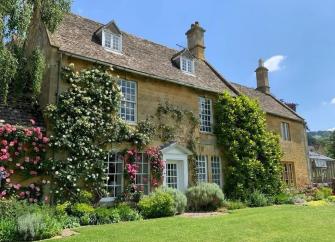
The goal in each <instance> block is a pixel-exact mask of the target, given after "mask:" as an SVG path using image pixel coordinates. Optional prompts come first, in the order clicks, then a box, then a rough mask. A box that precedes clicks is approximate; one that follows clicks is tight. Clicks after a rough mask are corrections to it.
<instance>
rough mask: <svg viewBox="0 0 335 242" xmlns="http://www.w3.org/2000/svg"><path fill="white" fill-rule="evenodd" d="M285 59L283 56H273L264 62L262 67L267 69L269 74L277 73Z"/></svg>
mask: <svg viewBox="0 0 335 242" xmlns="http://www.w3.org/2000/svg"><path fill="white" fill-rule="evenodd" d="M285 59H286V56H283V55H274V56H272V57H270V58H269V59H267V60H266V61H265V62H264V66H265V67H266V68H268V69H269V72H274V71H279V70H281V69H282V68H283V67H282V66H281V64H282V62H283V61H284V60H285Z"/></svg>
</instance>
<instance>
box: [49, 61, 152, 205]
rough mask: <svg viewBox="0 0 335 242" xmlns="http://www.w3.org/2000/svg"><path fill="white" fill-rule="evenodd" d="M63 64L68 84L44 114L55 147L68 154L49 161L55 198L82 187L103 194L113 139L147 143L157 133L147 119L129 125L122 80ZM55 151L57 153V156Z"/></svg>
mask: <svg viewBox="0 0 335 242" xmlns="http://www.w3.org/2000/svg"><path fill="white" fill-rule="evenodd" d="M73 68H74V66H70V67H67V68H64V71H63V79H64V80H65V81H67V82H68V83H69V84H70V87H69V89H68V90H67V91H65V92H63V93H62V94H61V95H60V97H59V102H58V104H57V105H49V106H48V107H47V110H46V113H47V117H48V118H49V119H50V121H51V124H52V127H51V128H52V132H53V136H52V139H51V144H52V147H53V148H54V150H55V151H57V153H58V154H61V153H63V154H64V155H65V154H66V157H67V158H64V159H58V160H55V159H52V160H50V161H49V164H48V165H49V167H50V169H49V171H50V175H51V176H52V177H53V183H52V185H53V190H54V192H55V198H56V199H59V200H61V199H64V198H67V199H70V200H71V199H72V200H75V199H76V198H77V196H78V194H79V192H80V190H81V189H85V190H88V191H92V192H94V193H95V195H96V196H97V197H101V196H103V195H104V187H105V186H104V184H105V182H106V181H105V178H106V175H105V167H104V160H105V156H106V151H105V150H106V148H107V146H109V145H112V144H113V143H122V142H129V143H132V144H134V145H137V146H138V147H141V146H145V145H147V144H148V143H149V142H150V140H151V138H152V137H151V136H152V134H153V133H154V131H153V130H154V128H153V127H152V126H151V123H150V122H149V121H148V120H145V121H141V122H140V123H139V124H138V126H135V127H134V126H130V125H127V124H126V123H125V121H123V120H122V119H121V118H120V117H119V115H118V112H119V105H120V101H121V91H120V88H119V86H118V79H117V78H115V77H113V76H112V75H111V74H110V73H109V70H107V69H101V68H100V69H97V68H93V69H88V70H82V71H80V72H75V71H74V70H73ZM57 153H56V154H55V155H57Z"/></svg>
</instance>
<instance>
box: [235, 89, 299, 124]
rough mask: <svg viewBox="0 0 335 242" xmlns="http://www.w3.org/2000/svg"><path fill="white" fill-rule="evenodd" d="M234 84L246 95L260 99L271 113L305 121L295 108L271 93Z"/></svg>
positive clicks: (265, 108) (261, 103) (265, 109)
mask: <svg viewBox="0 0 335 242" xmlns="http://www.w3.org/2000/svg"><path fill="white" fill-rule="evenodd" d="M232 84H233V86H234V87H235V88H236V89H237V90H239V91H240V92H241V93H243V94H244V95H246V96H248V97H250V98H253V99H256V100H258V101H259V104H260V106H261V108H262V109H263V110H264V111H265V112H266V113H269V114H274V115H278V116H281V117H285V118H290V119H294V120H298V121H303V118H302V117H300V116H299V115H298V114H297V113H296V112H295V111H294V110H292V109H291V108H289V107H288V106H287V105H285V104H284V103H283V102H281V101H279V100H278V99H277V98H275V97H274V96H273V95H271V94H266V93H263V92H261V91H258V90H256V89H254V88H251V87H246V86H242V85H240V84H237V83H232Z"/></svg>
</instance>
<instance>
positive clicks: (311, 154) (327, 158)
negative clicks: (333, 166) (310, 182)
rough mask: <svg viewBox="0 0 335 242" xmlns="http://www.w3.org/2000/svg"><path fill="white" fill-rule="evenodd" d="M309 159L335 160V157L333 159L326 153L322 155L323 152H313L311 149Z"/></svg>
mask: <svg viewBox="0 0 335 242" xmlns="http://www.w3.org/2000/svg"><path fill="white" fill-rule="evenodd" d="M309 159H312V160H326V161H335V159H333V158H330V157H327V156H325V155H321V154H319V153H316V152H313V151H309Z"/></svg>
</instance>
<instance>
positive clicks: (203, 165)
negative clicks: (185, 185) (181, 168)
mask: <svg viewBox="0 0 335 242" xmlns="http://www.w3.org/2000/svg"><path fill="white" fill-rule="evenodd" d="M196 170H197V178H198V183H201V182H207V156H204V155H199V156H197V161H196Z"/></svg>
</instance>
